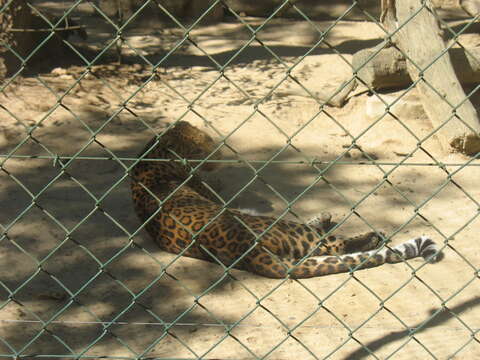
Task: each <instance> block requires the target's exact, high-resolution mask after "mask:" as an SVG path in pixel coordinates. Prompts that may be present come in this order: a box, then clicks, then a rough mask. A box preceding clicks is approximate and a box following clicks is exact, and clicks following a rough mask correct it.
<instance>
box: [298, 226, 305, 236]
mask: <svg viewBox="0 0 480 360" xmlns="http://www.w3.org/2000/svg"><path fill="white" fill-rule="evenodd" d="M303 233H304V232H303V228H302V227H301V226H299V227H297V234H298V235H300V236H303ZM307 238H308V234H307Z"/></svg>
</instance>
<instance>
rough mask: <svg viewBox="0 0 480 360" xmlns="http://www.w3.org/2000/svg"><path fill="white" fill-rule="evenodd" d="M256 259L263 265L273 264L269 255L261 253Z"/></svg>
mask: <svg viewBox="0 0 480 360" xmlns="http://www.w3.org/2000/svg"><path fill="white" fill-rule="evenodd" d="M258 260H259V261H260V262H261V263H263V264H265V265H271V264H273V261H272V258H271V257H270V256H269V255H263V256H261V257H260V258H259V259H258Z"/></svg>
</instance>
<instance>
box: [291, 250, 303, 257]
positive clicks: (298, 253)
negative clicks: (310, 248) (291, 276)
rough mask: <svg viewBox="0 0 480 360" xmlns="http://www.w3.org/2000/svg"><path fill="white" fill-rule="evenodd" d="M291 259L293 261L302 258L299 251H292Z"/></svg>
mask: <svg viewBox="0 0 480 360" xmlns="http://www.w3.org/2000/svg"><path fill="white" fill-rule="evenodd" d="M293 257H294V258H295V259H300V258H301V257H302V254H301V253H300V250H299V249H293Z"/></svg>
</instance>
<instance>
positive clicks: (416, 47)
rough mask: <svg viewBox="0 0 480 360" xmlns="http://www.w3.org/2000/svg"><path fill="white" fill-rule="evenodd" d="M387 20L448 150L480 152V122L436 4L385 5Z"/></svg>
mask: <svg viewBox="0 0 480 360" xmlns="http://www.w3.org/2000/svg"><path fill="white" fill-rule="evenodd" d="M382 5H386V6H387V8H386V9H382V13H383V14H382V19H383V20H384V25H385V27H386V29H387V30H388V31H389V33H390V34H392V37H391V41H392V43H393V44H394V46H395V47H397V48H398V49H399V50H400V51H401V52H402V53H403V54H405V58H408V59H409V60H408V61H406V62H405V64H406V68H407V71H408V74H409V75H410V78H411V79H412V80H413V81H415V82H416V85H415V86H416V87H417V88H418V90H419V93H420V98H421V100H422V104H423V108H424V109H425V112H426V114H427V116H428V117H429V119H430V121H431V123H432V125H433V127H434V131H435V134H436V136H437V138H438V139H439V141H440V143H441V144H442V146H443V147H444V148H445V149H453V150H455V151H460V152H462V153H465V154H468V155H474V154H476V153H478V152H480V122H479V120H478V114H477V112H476V110H475V108H474V106H473V105H472V103H471V102H470V100H469V99H468V98H467V96H466V94H465V92H464V90H463V88H462V86H461V85H460V82H459V80H458V78H457V76H456V74H455V71H454V68H453V65H452V62H451V60H450V55H449V53H448V52H445V51H444V50H445V48H446V46H445V43H444V41H443V38H442V36H441V30H440V26H439V24H438V21H437V18H436V16H435V10H434V9H433V7H432V6H431V3H430V1H422V0H401V1H396V0H388V1H382Z"/></svg>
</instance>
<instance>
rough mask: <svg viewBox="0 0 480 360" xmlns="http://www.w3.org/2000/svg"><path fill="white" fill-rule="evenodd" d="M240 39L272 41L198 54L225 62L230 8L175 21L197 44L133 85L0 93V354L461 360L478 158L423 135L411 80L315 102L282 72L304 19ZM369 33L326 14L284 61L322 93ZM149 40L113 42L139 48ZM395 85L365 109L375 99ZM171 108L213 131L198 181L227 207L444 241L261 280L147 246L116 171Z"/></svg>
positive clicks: (47, 82) (111, 70)
mask: <svg viewBox="0 0 480 360" xmlns="http://www.w3.org/2000/svg"><path fill="white" fill-rule="evenodd" d="M251 21H252V22H255V21H257V22H258V20H251ZM330 25H332V23H331V22H318V23H316V26H318V27H319V28H320V29H327V28H328V27H329V26H330ZM171 34H172V35H171V36H172V38H171V39H172V41H173V42H174V41H175V39H177V38H176V37H175V36H176V35H175V33H174V32H172V33H171ZM212 34H214V35H212ZM97 35H98V38H101V35H102V34H97ZM468 36H469V39H470V40H471V37H472V35H471V34H468ZM259 37H260V38H261V39H262V40H263V41H264V43H265V44H266V45H268V47H269V49H270V50H271V51H273V52H274V53H275V54H276V55H277V56H276V57H274V56H272V55H271V53H269V52H268V51H266V50H265V48H262V47H261V46H259V44H258V43H256V42H253V43H252V44H250V46H249V47H248V48H247V49H246V50H245V51H244V52H242V53H240V54H239V55H238V56H237V57H235V58H234V59H233V60H232V61H231V63H229V64H228V66H227V67H226V68H225V70H224V72H223V74H220V73H219V71H218V68H217V67H216V65H215V63H214V62H213V61H212V60H210V59H209V58H208V57H206V56H205V54H202V52H201V51H200V50H198V49H199V48H200V49H203V51H205V52H206V53H208V54H212V55H215V60H216V61H218V62H219V63H220V64H225V63H226V61H227V60H228V59H229V58H230V57H231V56H232V55H235V53H236V51H237V50H238V49H239V48H240V47H241V46H243V45H245V44H247V41H248V39H249V38H250V37H249V34H248V32H246V31H241V27H239V26H238V25H236V24H232V23H230V24H229V23H225V24H220V25H216V26H210V27H204V28H199V29H198V30H195V31H194V33H193V38H194V39H195V41H196V44H197V45H198V48H195V47H194V46H192V45H188V44H187V45H185V46H183V47H182V49H181V51H182V52H180V53H179V54H173V55H172V56H171V57H170V58H168V60H167V62H165V63H164V64H163V65H162V66H161V67H160V69H159V71H158V75H156V76H154V77H153V78H152V79H151V81H149V82H148V83H147V82H146V81H147V80H148V79H149V78H150V77H151V71H150V70H149V67H148V66H146V65H145V66H143V65H122V66H117V65H114V64H107V65H101V66H96V67H94V68H93V74H87V75H84V70H85V69H84V68H83V67H79V66H72V67H69V68H68V69H55V70H53V71H52V72H49V73H42V74H40V75H38V77H29V78H18V79H17V80H15V81H14V82H13V83H11V84H10V85H9V86H8V87H7V88H6V90H5V92H4V94H1V95H0V103H1V104H2V110H1V115H0V116H1V125H0V127H1V131H0V135H1V136H0V146H1V153H2V154H13V155H14V156H13V157H11V158H9V159H8V160H6V161H5V162H4V163H3V164H2V171H1V172H0V189H1V192H0V204H1V208H2V209H3V211H1V212H0V224H2V225H1V226H2V230H3V231H4V232H5V234H6V235H5V236H4V237H3V238H2V240H0V281H1V282H0V285H1V286H0V299H1V302H0V304H2V305H1V306H0V320H1V322H0V354H2V356H3V357H5V356H7V355H8V354H13V353H15V352H18V353H20V354H21V355H22V356H24V355H27V354H28V355H32V354H37V355H46V358H49V356H48V355H50V356H52V355H53V354H55V355H57V356H63V357H64V358H71V357H75V356H74V354H82V355H84V356H88V357H87V358H93V359H97V358H100V357H101V356H110V357H116V358H125V357H127V358H140V357H142V356H144V357H145V358H161V359H166V358H169V359H171V358H175V359H184V358H207V359H252V358H257V357H265V358H267V359H275V360H277V359H310V358H330V359H367V358H369V359H370V358H371V359H374V358H378V359H383V358H387V357H389V356H392V357H391V358H394V359H429V358H436V359H446V358H457V359H474V358H478V357H480V346H479V344H478V342H479V339H478V335H476V331H478V328H480V326H479V321H480V307H479V305H480V298H479V296H478V291H479V286H480V284H479V283H478V278H477V277H478V276H477V272H476V270H477V269H478V267H479V264H480V250H479V247H478V246H477V245H476V243H475V241H478V240H477V237H478V228H479V220H478V219H477V217H478V214H479V202H480V190H479V188H478V179H479V176H480V167H479V165H480V161H478V160H477V161H473V162H469V158H467V157H464V156H461V155H456V154H449V153H447V152H445V151H443V150H442V149H441V148H440V147H439V145H438V143H437V140H436V139H435V137H428V134H429V133H430V132H431V131H432V128H431V126H430V124H429V122H428V120H427V119H426V116H425V114H424V113H423V111H422V108H421V105H420V103H419V100H418V97H417V94H416V93H415V90H412V91H410V92H408V93H407V94H404V92H403V91H397V92H392V93H389V94H379V95H373V96H369V95H367V94H365V93H361V92H358V93H357V94H356V95H354V96H352V97H351V98H350V99H349V101H348V103H347V104H346V105H345V106H344V107H342V108H333V107H325V108H323V110H321V109H320V107H319V103H318V102H317V101H315V100H314V99H312V98H310V97H309V96H308V94H307V93H306V92H305V91H304V90H302V89H301V88H300V87H299V86H298V85H297V84H296V82H295V81H293V80H292V79H291V78H289V77H288V76H287V71H286V69H287V68H288V67H289V66H292V65H294V64H297V62H298V61H299V60H300V58H301V55H303V54H305V53H306V52H307V51H308V50H309V49H310V47H311V46H312V45H314V44H315V43H316V42H317V41H318V39H319V36H318V32H317V31H316V30H315V28H312V27H311V26H310V25H309V24H307V23H305V22H293V21H284V22H283V23H280V22H277V23H272V25H271V26H270V27H269V28H267V29H266V30H265V32H263V33H261V34H260V35H259ZM380 37H381V30H380V29H378V27H376V26H375V25H374V24H371V23H367V22H340V23H339V24H337V25H336V26H335V27H334V28H333V29H332V31H331V32H330V33H329V35H328V42H329V44H330V45H331V46H332V47H335V48H334V49H332V48H330V47H329V46H326V45H324V44H323V45H321V46H320V47H318V48H316V49H315V50H314V52H313V53H312V54H310V55H309V56H308V57H307V58H305V59H304V60H303V61H301V62H300V63H298V65H297V66H296V67H295V68H294V70H293V71H292V74H293V76H294V77H295V78H296V79H297V80H299V81H300V82H301V83H302V84H305V85H304V86H306V87H307V88H308V89H309V90H310V91H311V92H312V93H315V91H317V90H318V89H325V88H327V89H331V91H332V93H333V92H334V91H336V90H338V89H339V88H340V86H341V84H342V82H343V81H348V79H349V78H350V77H351V69H350V67H349V66H348V62H349V61H350V60H351V54H352V53H353V52H354V51H356V50H358V49H360V48H362V47H366V46H371V45H373V44H375V43H376V42H378V41H379V40H378V39H379V38H380ZM465 39H466V38H465ZM476 40H478V39H477V38H474V39H473V41H476ZM91 41H92V44H91V45H92V47H94V46H95V43H94V42H95V37H94V39H93V40H91ZM99 41H100V40H99ZM155 41H156V40H155V37H152V36H150V37H148V36H143V37H142V36H140V35H135V34H134V35H131V38H130V42H131V44H132V47H133V46H135V47H139V48H140V49H141V50H140V51H141V52H144V53H145V54H147V55H148V54H152V53H154V54H153V55H152V59H153V58H155V56H157V59H158V57H159V55H158V51H156V50H155V49H156V46H160V45H159V44H158V43H155ZM179 51H180V50H179ZM127 53H128V52H127ZM80 78H81V79H82V80H81V81H79V82H78V83H77V84H75V82H76V79H80ZM142 85H144V86H143V87H142V88H141V89H140V90H139V87H140V86H142ZM60 96H62V97H60ZM399 97H402V98H401V99H402V100H401V101H400V102H399V103H398V104H397V105H396V107H394V108H393V110H392V112H393V113H394V115H395V116H392V115H385V116H384V115H383V113H384V105H382V102H381V100H380V98H382V99H383V100H384V101H386V102H389V103H390V102H392V101H395V99H397V98H399ZM472 99H473V101H474V102H475V103H476V104H478V101H480V98H479V97H478V96H477V95H473V97H472ZM190 103H191V104H192V105H191V106H190V105H189V104H190ZM123 104H126V105H125V106H123ZM176 119H184V120H187V121H190V122H191V123H192V124H194V125H196V126H199V127H202V128H204V129H206V130H208V131H210V132H211V133H212V134H213V135H214V136H216V137H217V138H218V139H219V140H221V139H225V146H224V149H225V151H224V152H225V158H226V159H230V160H231V161H230V162H228V163H226V164H225V165H224V166H222V167H221V168H220V169H219V170H218V171H216V172H215V173H211V174H207V175H206V181H207V182H208V183H209V184H210V185H211V186H212V188H214V189H216V191H218V192H219V194H220V195H221V196H222V197H223V198H224V199H225V201H230V203H231V204H232V206H235V207H248V208H253V209H255V210H257V211H259V212H260V213H262V214H265V215H273V216H285V217H286V218H289V219H297V220H298V221H304V220H305V219H308V218H309V217H311V216H313V215H316V214H318V213H320V212H322V211H330V212H331V213H332V215H333V216H334V219H335V221H338V222H340V223H342V225H341V226H340V228H339V229H338V230H337V231H338V233H342V234H352V233H354V234H357V233H360V232H363V231H367V230H368V229H370V228H371V227H373V228H375V229H379V230H380V229H382V230H384V231H386V232H387V233H388V234H389V235H392V239H393V242H394V243H396V242H400V241H403V240H406V239H408V238H410V237H413V236H416V235H421V234H426V235H429V236H431V237H433V238H434V239H436V240H437V241H438V242H439V243H441V244H443V243H445V248H444V252H445V259H444V260H443V261H442V262H441V263H439V264H436V265H425V266H424V264H423V261H422V260H421V259H415V260H411V261H409V262H408V263H405V264H398V265H386V266H383V267H379V268H375V269H369V270H363V271H359V272H356V273H355V274H354V275H348V274H340V275H333V276H328V277H324V278H316V279H308V280H299V281H293V280H286V281H279V280H271V279H265V278H261V277H258V276H255V275H253V274H249V273H246V272H242V271H238V270H232V271H230V273H229V275H227V276H225V275H224V274H223V271H222V269H221V268H220V267H219V266H216V265H214V264H210V263H206V262H202V261H197V260H193V259H188V258H181V259H177V258H176V257H175V256H173V255H171V254H167V253H164V252H161V251H159V250H158V249H157V248H156V246H155V244H153V242H152V241H151V240H150V239H149V238H148V236H147V234H146V233H145V232H144V231H141V230H140V231H137V230H138V228H139V226H140V224H139V222H138V220H137V219H136V217H135V215H134V212H133V209H132V205H131V201H130V194H129V188H128V178H127V176H126V168H127V167H128V166H130V165H131V161H129V160H128V159H129V158H132V157H134V156H135V154H136V153H137V152H138V151H139V150H140V149H141V148H142V147H143V144H144V143H145V142H146V141H147V139H149V137H150V136H151V134H152V133H153V131H160V130H161V129H163V128H164V127H165V126H166V125H167V124H169V123H171V122H173V121H174V120H176ZM29 130H31V132H28V131H29ZM290 136H292V140H291V141H288V138H289V137H290ZM425 138H426V140H424V141H422V143H421V147H420V148H418V149H417V148H416V144H417V143H418V141H419V139H420V140H423V139H425ZM352 139H356V144H357V145H358V146H359V147H360V149H362V150H363V152H362V151H360V150H359V149H358V148H356V147H354V146H352ZM24 155H35V156H37V157H38V158H37V159H25V158H22V156H24ZM56 155H59V156H67V157H68V156H77V158H76V159H75V160H74V161H71V162H69V161H68V160H59V159H57V160H56V161H54V160H55V158H56ZM90 157H106V158H110V159H111V158H114V159H113V160H98V159H93V160H92V159H89V158H90ZM270 160H272V161H270ZM372 160H375V164H373V163H372V162H371V161H372ZM278 161H287V162H284V163H280V162H278ZM333 161H336V162H335V164H332V162H333ZM312 162H314V166H313V165H312ZM467 162H468V164H469V166H467V167H463V165H464V164H466V163H467ZM399 163H402V165H400V166H399V165H398V164H399ZM425 164H438V165H439V164H446V165H445V166H444V169H441V168H440V167H439V166H436V165H435V166H424V165H425ZM449 174H450V175H449ZM287 202H293V205H292V206H291V207H290V208H288V206H287ZM352 209H354V211H352ZM452 238H454V239H452ZM447 239H448V241H446V240H447ZM471 241H474V242H473V243H472V242H471ZM432 315H435V317H434V318H433V319H432V318H431V316H432ZM414 330H417V332H415V334H414V335H413V336H411V335H410V331H414ZM475 336H476V337H475ZM362 344H363V345H364V346H367V347H368V349H369V351H370V352H371V353H372V354H369V353H368V352H367V351H365V350H364V349H363V347H362ZM373 354H374V355H373Z"/></svg>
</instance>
